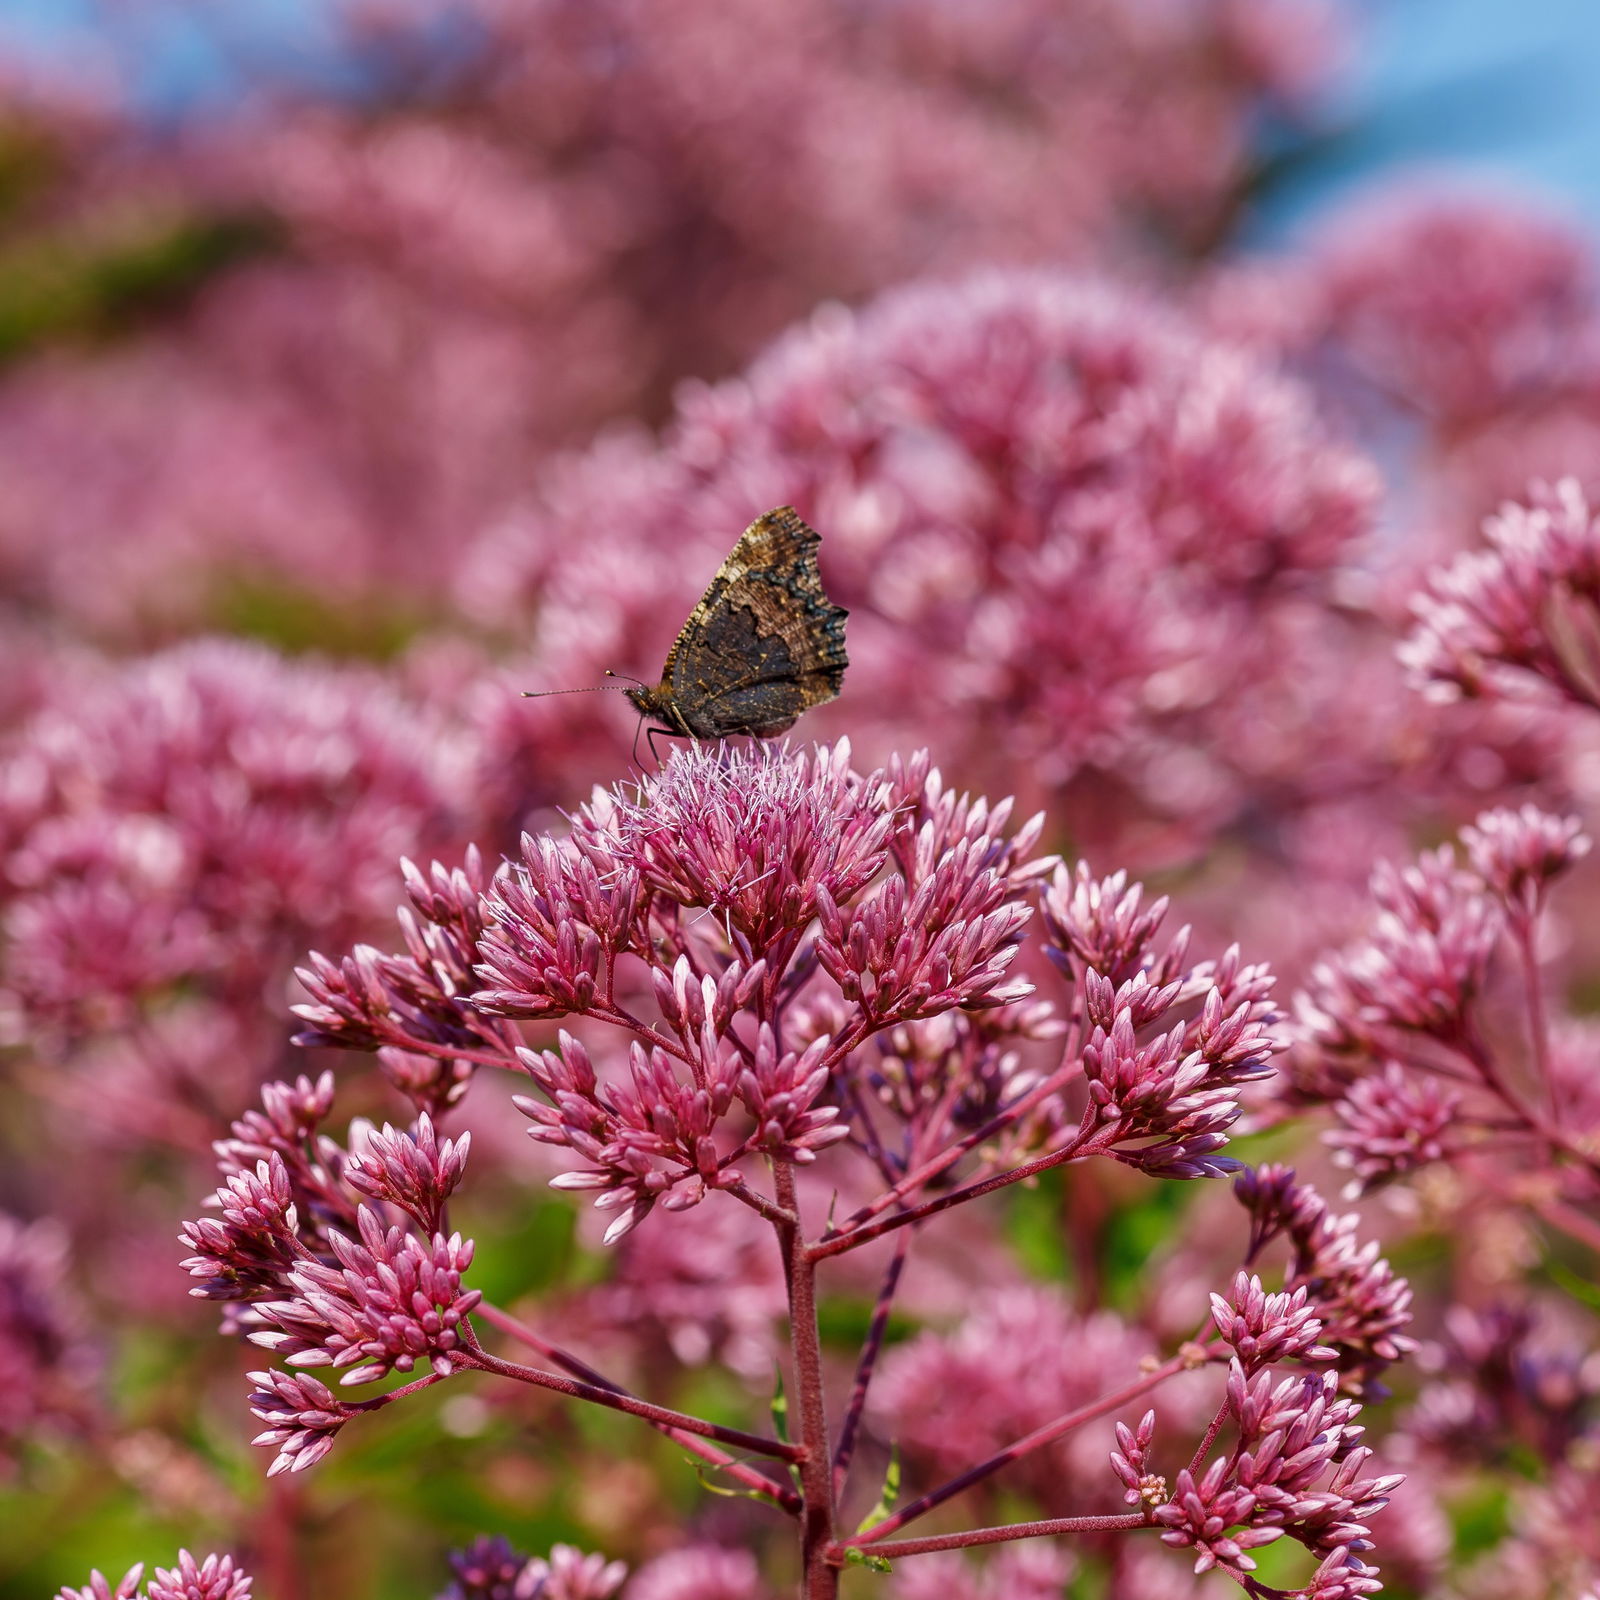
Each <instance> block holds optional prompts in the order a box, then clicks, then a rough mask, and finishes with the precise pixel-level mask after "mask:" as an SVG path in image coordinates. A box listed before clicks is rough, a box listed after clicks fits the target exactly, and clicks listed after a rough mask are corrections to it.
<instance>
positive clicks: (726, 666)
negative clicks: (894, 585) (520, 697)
mask: <svg viewBox="0 0 1600 1600" xmlns="http://www.w3.org/2000/svg"><path fill="white" fill-rule="evenodd" d="M821 542H822V538H821V535H820V534H818V533H817V531H816V529H814V528H812V527H810V526H809V525H808V524H807V523H806V522H805V521H803V520H802V518H801V517H800V516H799V515H798V514H797V513H796V512H795V510H794V508H793V507H792V506H779V507H777V508H776V509H775V510H773V511H769V512H767V513H766V514H765V515H764V516H760V517H757V518H756V520H755V521H754V522H752V523H751V524H750V526H749V527H748V528H746V529H745V530H744V533H743V534H742V535H741V536H740V539H739V542H738V544H736V545H735V546H734V547H733V549H732V550H731V551H730V552H729V554H728V558H727V560H726V561H724V562H723V563H722V565H721V566H720V567H719V568H718V569H717V575H716V576H715V577H714V578H713V579H712V580H711V584H710V587H709V588H707V590H706V592H705V593H704V594H703V595H702V596H701V597H700V603H699V605H697V606H696V607H695V608H694V610H693V611H691V612H690V613H689V620H688V621H687V622H686V623H684V625H683V627H682V629H681V630H680V631H679V634H678V637H677V640H676V642H675V643H674V644H673V646H672V648H671V650H669V651H668V652H667V661H666V665H665V666H664V667H662V669H661V681H660V683H657V684H648V683H641V684H639V686H638V687H637V688H634V689H626V690H624V691H623V692H624V693H625V694H626V695H627V697H628V699H629V700H630V701H631V702H632V703H633V705H634V706H635V707H636V708H637V709H638V710H639V711H640V712H641V713H643V715H644V716H646V717H651V718H654V719H655V722H656V724H657V726H656V727H654V728H653V729H652V732H660V733H667V734H674V735H677V736H679V737H681V738H689V739H725V738H729V737H731V736H732V735H735V734H746V735H749V736H750V737H752V738H756V739H770V738H772V737H774V736H775V735H777V734H780V733H783V732H784V731H785V730H786V729H788V728H790V727H792V726H793V725H794V722H795V719H796V718H797V717H799V715H800V713H801V712H802V711H805V710H808V709H809V708H810V707H811V706H815V705H821V704H822V703H823V702H824V701H826V700H832V699H834V698H835V697H836V696H837V695H838V693H839V689H840V686H841V685H842V684H843V682H844V670H845V668H846V667H847V666H848V665H849V657H848V656H847V655H846V653H845V646H844V619H845V618H846V617H847V616H848V615H849V613H848V612H847V611H846V610H845V609H844V607H842V606H836V605H834V603H833V602H832V601H831V600H829V599H828V597H827V595H826V594H824V593H823V591H822V573H821V572H820V570H819V569H818V567H817V546H818V545H819V544H821ZM608 676H612V677H614V676H616V674H614V673H611V674H608ZM545 692H546V693H550V692H552V691H548V690H547V691H545ZM554 692H555V693H558V694H560V693H566V694H571V693H575V692H576V693H582V692H583V691H581V690H579V691H574V690H570V689H569V690H556V691H554Z"/></svg>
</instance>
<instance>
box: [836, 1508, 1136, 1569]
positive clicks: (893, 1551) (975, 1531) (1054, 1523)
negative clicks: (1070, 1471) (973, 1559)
mask: <svg viewBox="0 0 1600 1600" xmlns="http://www.w3.org/2000/svg"><path fill="white" fill-rule="evenodd" d="M878 1526H879V1527H882V1526H883V1524H882V1523H879V1524H878ZM1149 1526H1150V1524H1149V1522H1148V1520H1147V1519H1146V1518H1145V1517H1144V1516H1142V1515H1141V1514H1140V1513H1139V1512H1137V1511H1130V1512H1126V1513H1123V1514H1120V1515H1117V1514H1113V1515H1111V1516H1103V1517H1055V1518H1052V1519H1051V1520H1050V1521H1049V1522H1012V1523H1009V1524H1007V1525H1006V1526H1005V1527H1003V1528H969V1529H967V1531H966V1532H965V1533H935V1534H932V1535H930V1536H929V1537H928V1538H926V1539H890V1540H888V1541H886V1542H885V1543H882V1544H878V1543H874V1544H873V1546H872V1553H873V1555H875V1556H883V1557H884V1558H885V1559H886V1560H887V1559H892V1558H893V1557H895V1556H920V1555H926V1554H928V1553H930V1552H932V1551H934V1550H969V1549H971V1548H972V1547H973V1546H974V1545H980V1544H1005V1543H1007V1542H1009V1541H1010V1540H1012V1539H1045V1538H1049V1537H1050V1536H1051V1535H1053V1534H1061V1533H1131V1532H1132V1531H1133V1530H1134V1529H1135V1528H1148V1527H1149ZM872 1531H873V1532H876V1531H877V1530H876V1529H873V1530H872ZM864 1538H865V1536H858V1537H856V1538H854V1539H851V1540H849V1541H848V1542H847V1543H846V1544H845V1546H844V1548H845V1549H847V1550H856V1549H859V1548H860V1547H861V1545H862V1544H863V1542H864Z"/></svg>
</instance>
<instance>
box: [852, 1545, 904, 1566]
mask: <svg viewBox="0 0 1600 1600" xmlns="http://www.w3.org/2000/svg"><path fill="white" fill-rule="evenodd" d="M844 1558H845V1560H846V1561H848V1562H849V1563H850V1565H851V1566H853V1567H870V1568H871V1569H872V1571H874V1572H893V1571H894V1568H893V1567H892V1566H890V1565H889V1563H888V1561H887V1560H886V1559H885V1558H884V1557H883V1556H875V1555H873V1553H872V1552H871V1551H870V1550H857V1549H856V1547H855V1546H854V1545H847V1546H846V1547H845V1552H844Z"/></svg>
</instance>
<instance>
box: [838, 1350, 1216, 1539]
mask: <svg viewBox="0 0 1600 1600" xmlns="http://www.w3.org/2000/svg"><path fill="white" fill-rule="evenodd" d="M1193 1365H1194V1358H1193V1357H1192V1356H1188V1355H1184V1354H1179V1355H1175V1356H1173V1357H1171V1359H1170V1360H1167V1361H1164V1362H1162V1364H1161V1365H1160V1366H1159V1367H1157V1368H1156V1369H1155V1370H1154V1371H1153V1372H1148V1373H1146V1374H1145V1376H1144V1377H1142V1378H1138V1379H1135V1380H1134V1382H1132V1383H1129V1384H1125V1385H1124V1386H1123V1387H1122V1388H1120V1389H1118V1390H1116V1391H1114V1392H1113V1393H1111V1394H1107V1395H1102V1396H1101V1397H1100V1398H1099V1399H1098V1400H1094V1401H1091V1402H1090V1403H1089V1404H1088V1405H1086V1406H1080V1407H1079V1408H1078V1409H1077V1410H1076V1411H1069V1412H1067V1414H1066V1415H1065V1416H1062V1417H1057V1418H1056V1419H1055V1421H1054V1422H1047V1423H1046V1424H1045V1425H1044V1426H1043V1427H1042V1428H1035V1429H1034V1431H1033V1432H1032V1433H1030V1434H1027V1435H1025V1436H1024V1437H1023V1438H1021V1439H1018V1440H1016V1441H1015V1442H1014V1443H1012V1444H1008V1445H1007V1446H1005V1448H1004V1449H1002V1450H998V1451H996V1452H995V1454H994V1455H992V1456H990V1457H989V1459H988V1460H987V1461H980V1462H979V1463H978V1464H977V1466H975V1467H968V1468H967V1470H966V1471H965V1472H963V1473H961V1474H960V1475H959V1476H958V1477H954V1478H952V1479H950V1481H949V1482H948V1483H942V1484H940V1485H939V1487H938V1488H937V1489H930V1490H929V1491H928V1493H927V1494H925V1495H923V1496H922V1498H921V1499H920V1500H913V1501H912V1502H911V1503H910V1504H909V1505H907V1506H903V1507H902V1508H901V1509H900V1510H899V1511H896V1512H895V1513H894V1514H893V1515H892V1516H889V1517H885V1518H884V1520H883V1521H882V1522H880V1523H877V1524H876V1525H875V1526H873V1527H871V1528H868V1529H867V1530H866V1532H864V1533H858V1534H857V1535H856V1536H855V1537H854V1538H853V1539H851V1540H849V1541H848V1543H850V1544H852V1545H867V1544H872V1545H875V1544H876V1543H877V1542H878V1540H880V1539H883V1538H886V1537H887V1536H888V1535H889V1534H891V1533H895V1532H897V1531H898V1530H899V1529H901V1528H903V1527H905V1525H906V1524H907V1523H908V1522H914V1521H915V1520H916V1519H917V1518H918V1517H921V1516H925V1515H926V1514H927V1513H928V1512H930V1511H932V1510H933V1509H934V1507H935V1506H942V1505H943V1504H944V1503H945V1501H946V1500H949V1499H952V1498H953V1497H954V1496H956V1495H958V1494H961V1493H962V1492H963V1491H964V1490H967V1489H970V1488H971V1487H972V1486H973V1484H975V1483H981V1482H982V1481H983V1480H984V1479H985V1478H987V1477H989V1476H990V1474H991V1473H995V1472H998V1471H999V1470H1000V1468H1001V1467H1005V1466H1009V1465H1010V1464H1011V1463H1012V1462H1013V1461H1016V1460H1019V1459H1020V1458H1021V1457H1022V1456H1025V1455H1027V1454H1029V1453H1030V1452H1031V1451H1034V1450H1037V1449H1039V1448H1040V1447H1041V1446H1043V1445H1047V1444H1051V1443H1053V1442H1054V1441H1055V1440H1057V1439H1059V1438H1061V1436H1062V1435H1063V1434H1067V1433H1071V1432H1072V1430H1073V1429H1074V1428H1081V1427H1082V1426H1083V1425H1084V1423H1086V1422H1093V1421H1094V1419H1095V1418H1096V1417H1100V1416H1104V1415H1105V1413H1106V1412H1108V1411H1115V1410H1116V1409H1117V1407H1118V1406H1124V1405H1127V1403H1128V1402H1129V1401H1130V1400H1137V1399H1138V1398H1139V1396H1140V1395H1142V1394H1144V1393H1145V1392H1146V1391H1148V1390H1150V1389H1153V1388H1155V1386H1156V1385H1157V1384H1159V1383H1165V1382H1166V1380H1167V1379H1168V1378H1170V1377H1172V1376H1174V1375H1175V1374H1176V1373H1179V1372H1182V1371H1184V1370H1185V1369H1186V1368H1188V1367H1191V1366H1193ZM1143 1520H1144V1519H1143V1518H1142V1517H1140V1518H1135V1523H1142V1522H1143Z"/></svg>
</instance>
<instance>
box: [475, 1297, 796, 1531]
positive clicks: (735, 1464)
mask: <svg viewBox="0 0 1600 1600" xmlns="http://www.w3.org/2000/svg"><path fill="white" fill-rule="evenodd" d="M474 1315H476V1316H480V1317H482V1318H483V1320H484V1321H485V1322H488V1323H491V1324H492V1325H493V1326H494V1327H496V1328H498V1329H500V1331H501V1332H502V1333H506V1334H509V1335H510V1336H511V1337H512V1338H513V1339H520V1340H521V1341H522V1343H523V1344H525V1345H527V1346H528V1348H529V1349H530V1350H537V1351H538V1352H539V1354H540V1355H542V1356H543V1357H544V1358H545V1359H546V1360H547V1361H553V1362H554V1363H555V1364H556V1365H557V1366H558V1367H564V1368H565V1369H566V1370H567V1371H568V1372H570V1373H571V1374H572V1376H573V1377H575V1378H581V1379H583V1380H584V1381H585V1382H587V1383H592V1384H594V1385H595V1387H596V1388H599V1389H610V1390H611V1391H612V1392H613V1393H616V1394H628V1391H627V1390H626V1389H624V1388H623V1387H622V1385H621V1384H619V1383H614V1382H612V1380H611V1379H610V1378H608V1377H606V1376H605V1375H604V1374H603V1373H600V1372H597V1371H596V1370H595V1369H594V1368H593V1367H591V1366H590V1365H589V1364H588V1363H587V1362H586V1361H582V1360H580V1359H579V1358H578V1357H577V1356H574V1355H571V1354H570V1353H569V1352H567V1351H565V1350H563V1349H562V1348H561V1347H560V1346H559V1345H554V1344H551V1343H550V1342H549V1341H548V1340H547V1339H541V1338H540V1337H539V1335H538V1334H536V1333H535V1332H534V1331H533V1329H532V1328H530V1327H528V1326H527V1324H526V1323H523V1322H519V1321H518V1320H517V1319H516V1318H515V1317H513V1316H511V1315H510V1314H509V1313H507V1312H504V1311H502V1310H501V1309H500V1308H499V1307H498V1306H492V1305H490V1304H488V1302H487V1301H482V1300H480V1301H479V1302H478V1305H477V1307H476V1309H475V1311H474ZM629 1398H630V1399H631V1398H634V1397H633V1396H631V1395H630V1396H629ZM651 1426H652V1427H657V1428H660V1430H661V1432H662V1433H664V1434H665V1435H666V1436H667V1438H669V1439H671V1440H672V1441H673V1442H674V1443H675V1444H678V1445H681V1446H682V1447H683V1448H684V1449H685V1450H688V1451H689V1452H690V1453H691V1454H693V1455H697V1456H699V1457H700V1459H701V1460H702V1461H706V1462H709V1463H710V1464H711V1465H712V1466H714V1467H716V1468H717V1469H718V1470H719V1471H721V1472H724V1473H726V1474H727V1475H728V1477H730V1478H732V1479H733V1480H734V1481H735V1482H736V1483H740V1484H742V1485H743V1486H744V1487H745V1488H746V1489H749V1490H751V1491H752V1492H753V1493H756V1494H762V1495H767V1496H769V1497H770V1498H771V1499H773V1500H774V1501H776V1502H777V1503H778V1505H780V1506H781V1507H782V1508H783V1509H784V1510H785V1511H789V1512H798V1511H799V1509H800V1496H799V1495H797V1494H796V1493H795V1492H794V1490H793V1489H792V1488H790V1487H789V1485H788V1484H786V1483H774V1482H773V1481H772V1479H771V1478H769V1477H767V1476H765V1475H764V1474H763V1473H760V1472H758V1471H757V1470H756V1469H755V1468H754V1467H750V1466H746V1465H745V1463H744V1462H742V1461H738V1460H736V1459H735V1458H734V1457H733V1456H730V1455H729V1454H728V1453H727V1452H726V1451H725V1450H719V1449H718V1448H717V1447H716V1446H715V1445H714V1444H708V1443H707V1442H706V1441H705V1440H704V1439H701V1438H698V1437H696V1436H695V1435H694V1434H692V1433H686V1432H684V1430H683V1429H682V1428H669V1427H667V1426H666V1425H665V1424H664V1423H652V1424H651Z"/></svg>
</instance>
